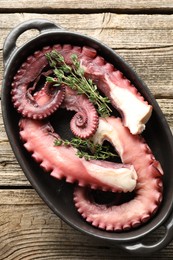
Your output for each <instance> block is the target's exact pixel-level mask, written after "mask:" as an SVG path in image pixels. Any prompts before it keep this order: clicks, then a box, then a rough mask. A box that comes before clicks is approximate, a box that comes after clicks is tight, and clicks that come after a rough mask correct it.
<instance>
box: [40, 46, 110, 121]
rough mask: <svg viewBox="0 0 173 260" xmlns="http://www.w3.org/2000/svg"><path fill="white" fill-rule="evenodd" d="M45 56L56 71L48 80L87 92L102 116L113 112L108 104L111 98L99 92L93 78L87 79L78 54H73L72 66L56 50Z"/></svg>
mask: <svg viewBox="0 0 173 260" xmlns="http://www.w3.org/2000/svg"><path fill="white" fill-rule="evenodd" d="M45 56H46V58H47V60H48V62H49V65H50V66H51V67H52V68H53V73H54V77H50V76H49V77H47V81H49V82H55V83H56V81H57V83H58V84H65V85H68V86H69V87H70V88H72V89H73V90H76V91H77V92H78V94H85V95H86V96H87V97H88V98H89V100H90V101H91V102H92V103H93V104H94V105H95V107H96V109H97V111H98V113H99V115H100V116H101V117H106V116H110V113H111V112H112V111H111V109H110V107H109V105H108V104H109V103H110V100H109V99H108V98H107V97H103V96H102V95H101V94H100V93H99V91H98V88H97V85H96V84H94V83H93V81H92V79H86V77H85V76H84V70H83V68H82V67H81V66H80V62H79V59H78V57H77V55H76V54H72V55H71V60H72V66H69V65H67V64H66V62H65V60H64V57H63V56H62V55H61V54H60V53H59V52H57V51H56V50H53V51H51V52H48V53H46V54H45ZM55 78H56V79H55Z"/></svg>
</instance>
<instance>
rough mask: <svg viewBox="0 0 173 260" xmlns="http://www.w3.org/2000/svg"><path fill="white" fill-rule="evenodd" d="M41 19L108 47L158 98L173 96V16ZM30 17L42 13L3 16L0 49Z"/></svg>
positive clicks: (101, 16) (114, 15) (91, 16)
mask: <svg viewBox="0 0 173 260" xmlns="http://www.w3.org/2000/svg"><path fill="white" fill-rule="evenodd" d="M41 17H42V18H46V19H49V20H50V21H53V22H55V23H56V24H60V25H61V26H62V27H64V28H69V30H71V31H74V32H79V33H82V34H86V35H88V36H92V37H95V38H96V39H98V40H99V41H102V42H103V43H105V44H107V45H108V46H110V47H111V48H113V49H114V50H115V51H116V52H117V53H118V54H119V55H121V56H123V57H124V58H125V60H126V61H127V62H128V63H129V64H130V65H131V66H132V67H133V68H134V69H135V70H136V72H137V73H138V74H139V76H141V78H142V79H143V80H144V81H145V82H146V84H147V85H148V86H149V88H150V89H151V92H152V93H153V94H154V95H155V96H156V97H163V96H164V97H173V87H172V82H173V73H172V72H173V69H172V68H173V47H172V42H173V30H172V24H173V15H154V16H152V15H123V14H119V15H117V14H112V13H101V14H83V15H81V14H75V15H74V14H59V15H48V14H42V16H41ZM31 18H40V14H34V13H33V14H27V13H24V14H19V13H16V14H2V15H1V20H2V23H1V25H0V29H1V38H0V50H2V48H3V43H4V40H5V38H6V36H7V34H8V33H9V32H10V30H11V29H12V28H13V27H15V26H16V25H18V24H19V23H21V22H23V21H26V20H28V19H31ZM93 21H95V22H94V23H93ZM88 28H90V29H88ZM33 33H34V32H33V31H32V32H31V31H27V32H26V33H25V34H23V35H22V36H21V37H20V39H19V41H18V44H19V43H20V44H21V43H22V42H24V41H27V40H28V38H29V39H30V38H31V35H33ZM2 68H3V64H2V51H0V73H1V74H2V73H3V69H2Z"/></svg>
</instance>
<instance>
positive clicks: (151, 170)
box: [74, 117, 163, 230]
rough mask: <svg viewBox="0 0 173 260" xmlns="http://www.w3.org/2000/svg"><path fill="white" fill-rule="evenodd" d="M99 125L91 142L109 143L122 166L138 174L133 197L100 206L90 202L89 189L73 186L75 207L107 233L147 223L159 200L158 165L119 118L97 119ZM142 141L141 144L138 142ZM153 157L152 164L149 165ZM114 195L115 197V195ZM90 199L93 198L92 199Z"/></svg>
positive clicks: (161, 186) (144, 144)
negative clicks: (129, 165)
mask: <svg viewBox="0 0 173 260" xmlns="http://www.w3.org/2000/svg"><path fill="white" fill-rule="evenodd" d="M100 121H101V124H100V127H99V128H98V129H97V132H96V134H95V135H94V136H93V139H94V140H95V141H96V142H101V143H102V142H103V140H105V139H106V140H109V141H111V142H112V144H113V145H114V147H115V149H116V150H118V151H119V153H120V154H121V159H122V162H123V163H128V164H132V165H133V166H134V168H135V170H136V173H137V184H136V187H135V189H134V192H135V196H134V198H133V199H131V200H130V201H128V202H125V203H124V202H122V204H120V205H113V206H108V205H99V204H98V203H96V202H93V200H94V199H93V198H92V194H91V192H90V193H89V191H88V189H86V188H81V187H76V188H75V191H74V202H75V206H76V208H77V209H78V211H79V212H80V214H82V215H83V216H85V219H86V220H88V219H89V222H90V223H91V224H92V225H94V226H95V224H96V223H98V224H97V225H96V226H98V227H99V228H100V227H101V226H102V225H103V222H104V225H105V228H106V230H107V227H109V228H108V229H110V227H112V230H116V229H118V230H119V229H120V226H121V230H127V229H129V228H130V227H136V226H139V225H141V224H142V223H146V222H147V221H148V220H149V219H150V218H151V216H153V215H154V214H155V213H156V212H157V209H158V207H159V205H160V203H161V201H162V192H163V185H162V175H163V171H162V168H161V165H160V163H159V162H158V161H156V159H155V157H154V155H153V154H152V152H151V150H150V148H149V147H148V145H147V149H143V148H144V146H146V143H145V141H144V139H143V138H142V137H141V136H138V135H132V134H131V133H130V131H129V130H128V129H127V128H126V127H124V126H123V124H122V121H121V119H120V118H114V117H110V118H106V119H102V118H101V119H100ZM141 140H142V141H141ZM148 155H152V156H148ZM151 158H152V162H151ZM115 196H116V195H115ZM91 198H92V199H91Z"/></svg>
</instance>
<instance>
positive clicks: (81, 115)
mask: <svg viewBox="0 0 173 260" xmlns="http://www.w3.org/2000/svg"><path fill="white" fill-rule="evenodd" d="M65 88H66V91H65V93H66V94H65V98H64V101H63V103H62V107H65V108H66V109H67V110H72V111H76V112H77V113H76V114H75V115H74V116H73V118H72V120H71V122H70V127H71V131H72V132H73V134H74V135H76V136H78V137H80V138H89V137H91V136H92V135H93V134H94V133H95V132H96V130H97V127H98V121H99V117H98V114H97V111H96V109H95V107H94V105H93V104H92V103H91V102H90V101H89V99H88V98H87V97H86V96H85V95H78V94H77V92H76V91H75V90H72V89H70V88H69V87H68V86H66V87H65Z"/></svg>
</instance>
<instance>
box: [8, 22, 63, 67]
mask: <svg viewBox="0 0 173 260" xmlns="http://www.w3.org/2000/svg"><path fill="white" fill-rule="evenodd" d="M30 29H36V30H38V31H39V32H40V33H43V32H45V31H47V30H48V31H49V30H54V29H55V30H64V29H63V28H62V27H60V26H57V25H55V24H54V23H53V22H50V21H48V20H46V19H32V20H28V21H25V22H23V23H21V24H19V25H18V26H16V27H15V28H14V29H13V30H12V31H11V32H10V33H9V35H8V36H7V38H6V40H5V42H4V46H3V60H4V65H5V66H6V65H7V63H8V61H9V60H10V57H11V55H12V54H13V53H14V52H15V51H16V50H17V49H18V47H17V46H16V41H17V39H18V37H19V36H20V35H21V34H22V33H24V32H25V31H27V30H30Z"/></svg>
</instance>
